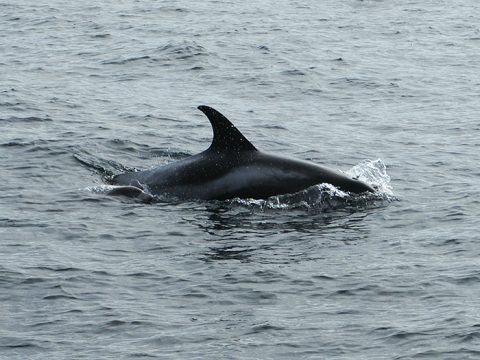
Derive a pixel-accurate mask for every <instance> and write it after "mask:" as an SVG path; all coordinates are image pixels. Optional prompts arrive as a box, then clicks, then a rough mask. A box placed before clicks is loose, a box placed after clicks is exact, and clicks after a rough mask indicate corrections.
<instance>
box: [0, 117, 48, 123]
mask: <svg viewBox="0 0 480 360" xmlns="http://www.w3.org/2000/svg"><path fill="white" fill-rule="evenodd" d="M2 121H5V122H9V123H10V122H11V123H18V122H25V123H32V122H44V121H53V120H52V119H51V118H49V117H48V116H47V117H38V116H27V117H17V116H10V117H8V118H0V122H2Z"/></svg>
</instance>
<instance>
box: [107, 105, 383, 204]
mask: <svg viewBox="0 0 480 360" xmlns="http://www.w3.org/2000/svg"><path fill="white" fill-rule="evenodd" d="M198 109H199V110H201V111H202V112H203V113H204V114H205V115H206V116H207V117H208V119H209V120H210V123H211V124H212V128H213V141H212V144H211V145H210V147H209V148H208V149H207V150H205V151H203V152H201V153H199V154H196V155H193V156H190V157H187V158H185V159H183V160H180V161H176V162H172V163H170V164H167V165H163V166H160V167H158V168H155V169H152V170H144V171H138V172H127V173H124V174H119V175H117V176H115V177H114V178H113V179H112V183H113V184H115V185H124V186H126V188H127V189H129V190H128V192H130V193H131V192H132V191H131V190H132V189H131V187H132V186H133V187H136V188H138V189H141V190H144V189H146V190H148V191H149V192H150V193H152V194H154V195H160V194H168V195H172V196H175V197H178V198H181V199H199V200H226V199H232V198H237V197H238V198H253V199H266V198H268V197H270V196H274V195H282V194H289V193H295V192H298V191H301V190H304V189H306V188H308V187H310V186H313V185H316V184H322V183H329V184H332V185H334V186H335V187H336V188H338V189H340V190H342V191H346V192H351V193H357V194H358V193H362V192H374V190H373V188H372V187H371V186H370V185H368V184H366V183H364V182H362V181H359V180H356V179H352V178H350V177H348V176H346V175H344V174H342V173H340V172H338V171H335V170H331V169H328V168H325V167H323V166H319V165H315V164H312V163H309V162H306V161H300V160H294V159H288V158H285V157H280V156H275V155H269V154H266V153H263V152H261V151H258V150H257V149H256V148H255V146H253V145H252V143H250V141H248V140H247V138H245V136H243V135H242V133H241V132H240V131H238V130H237V128H236V127H235V126H234V125H233V124H232V123H231V122H230V121H229V120H228V119H227V118H226V117H225V116H223V115H222V114H220V113H219V112H218V111H217V110H215V109H213V108H211V107H208V106H205V105H202V106H199V107H198ZM116 192H117V194H118V193H121V191H120V192H119V191H118V190H117V191H116Z"/></svg>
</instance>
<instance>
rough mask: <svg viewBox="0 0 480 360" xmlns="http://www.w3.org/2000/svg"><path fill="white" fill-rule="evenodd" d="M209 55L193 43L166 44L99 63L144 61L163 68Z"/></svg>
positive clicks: (115, 63) (114, 63)
mask: <svg viewBox="0 0 480 360" xmlns="http://www.w3.org/2000/svg"><path fill="white" fill-rule="evenodd" d="M207 55H209V52H208V51H207V50H206V49H205V48H204V47H203V46H201V45H199V44H197V43H195V42H186V41H184V42H181V43H173V42H170V43H167V44H166V45H163V46H160V47H157V48H154V49H147V50H144V51H142V52H141V53H140V54H135V55H132V56H129V57H120V58H114V59H108V60H104V61H102V62H101V64H102V65H125V64H128V63H132V62H138V61H146V62H152V63H159V62H160V63H163V65H164V66H170V65H171V64H170V62H172V61H179V60H187V59H191V58H197V57H202V56H207Z"/></svg>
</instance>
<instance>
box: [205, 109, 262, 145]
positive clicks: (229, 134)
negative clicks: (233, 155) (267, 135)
mask: <svg viewBox="0 0 480 360" xmlns="http://www.w3.org/2000/svg"><path fill="white" fill-rule="evenodd" d="M198 110H200V111H202V112H203V113H204V114H205V115H206V116H207V117H208V120H210V123H211V124H212V128H213V141H212V145H210V148H209V149H210V150H215V151H245V150H250V151H257V149H256V148H255V146H253V145H252V143H251V142H250V141H248V140H247V138H246V137H245V136H243V135H242V133H241V132H240V131H238V129H237V128H236V127H235V126H233V124H232V123H231V122H230V120H228V119H227V118H226V117H225V116H223V115H222V114H220V113H219V112H218V111H217V110H215V109H213V108H211V107H209V106H205V105H200V106H199V107H198Z"/></svg>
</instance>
